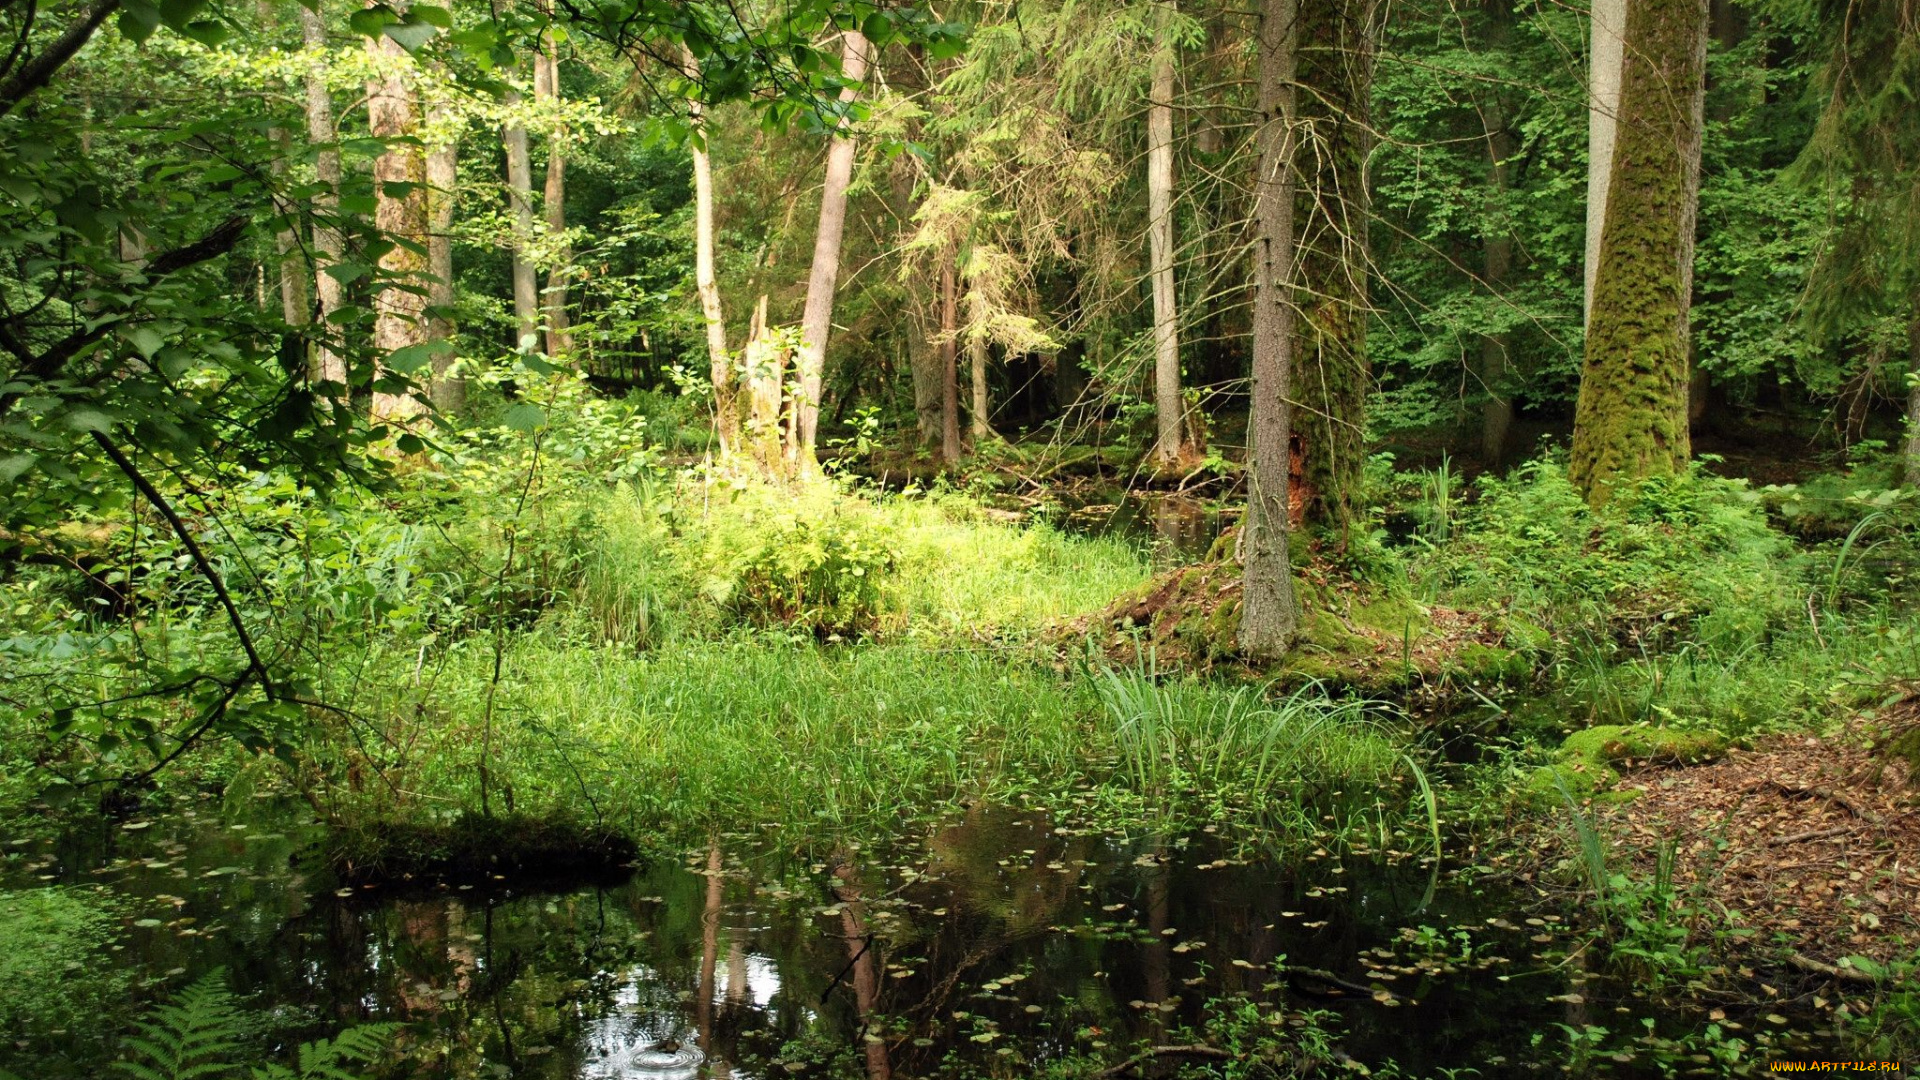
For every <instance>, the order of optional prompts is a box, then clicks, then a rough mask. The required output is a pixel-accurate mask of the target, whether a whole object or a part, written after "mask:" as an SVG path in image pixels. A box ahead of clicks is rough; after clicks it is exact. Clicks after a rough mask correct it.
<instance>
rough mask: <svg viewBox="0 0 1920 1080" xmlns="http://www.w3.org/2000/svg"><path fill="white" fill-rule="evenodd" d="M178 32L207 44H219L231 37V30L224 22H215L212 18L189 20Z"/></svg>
mask: <svg viewBox="0 0 1920 1080" xmlns="http://www.w3.org/2000/svg"><path fill="white" fill-rule="evenodd" d="M180 32H181V33H182V34H185V35H186V36H188V37H190V38H192V39H193V40H195V41H197V42H199V43H200V44H202V45H207V46H213V45H219V44H221V43H223V42H225V41H227V40H228V39H229V38H231V37H233V32H232V31H231V30H228V29H227V27H226V24H225V23H221V22H216V21H215V20H213V19H201V20H199V21H198V22H190V23H188V24H187V25H185V26H183V27H181V28H180Z"/></svg>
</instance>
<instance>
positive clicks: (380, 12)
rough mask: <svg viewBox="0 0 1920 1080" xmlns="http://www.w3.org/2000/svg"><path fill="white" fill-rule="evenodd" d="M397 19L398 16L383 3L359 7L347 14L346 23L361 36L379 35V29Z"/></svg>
mask: <svg viewBox="0 0 1920 1080" xmlns="http://www.w3.org/2000/svg"><path fill="white" fill-rule="evenodd" d="M399 21H400V17H399V16H398V15H395V14H394V13H393V9H392V8H390V7H388V6H387V5H385V4H375V5H374V6H373V7H366V8H361V9H360V10H358V11H355V12H354V13H353V14H351V15H348V16H347V25H348V26H350V27H352V28H353V32H354V33H356V34H359V35H360V36H361V37H379V36H380V32H381V31H383V30H385V29H386V28H387V27H388V26H390V25H392V24H394V23H396V22H399Z"/></svg>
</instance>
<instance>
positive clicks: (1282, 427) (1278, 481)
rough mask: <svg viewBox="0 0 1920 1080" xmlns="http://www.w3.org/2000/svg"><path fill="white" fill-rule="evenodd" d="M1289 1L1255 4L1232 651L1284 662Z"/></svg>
mask: <svg viewBox="0 0 1920 1080" xmlns="http://www.w3.org/2000/svg"><path fill="white" fill-rule="evenodd" d="M1295 14H1296V9H1295V0H1264V2H1263V3H1262V4H1261V13H1260V60H1259V65H1260V75H1259V91H1258V93H1259V98H1258V108H1259V114H1260V115H1259V124H1260V129H1259V132H1258V134H1257V136H1256V138H1257V141H1258V147H1259V165H1258V168H1259V170H1260V171H1259V173H1258V175H1257V176H1255V178H1254V185H1253V190H1254V244H1253V391H1252V392H1253V405H1252V412H1251V414H1250V416H1249V418H1248V429H1249V430H1248V443H1249V444H1250V457H1249V461H1248V469H1247V476H1248V491H1247V512H1246V521H1245V524H1244V525H1243V526H1242V532H1241V535H1240V557H1241V566H1242V570H1243V575H1244V576H1243V585H1242V599H1241V607H1240V649H1241V651H1242V652H1244V653H1245V654H1247V655H1248V656H1249V657H1251V658H1253V659H1255V660H1274V659H1278V658H1279V657H1281V656H1282V655H1284V654H1285V653H1286V651H1287V649H1288V648H1289V647H1291V646H1292V644H1293V641H1294V638H1295V637H1296V636H1297V635H1298V633H1299V627H1300V610H1299V607H1298V605H1297V603H1296V601H1295V600H1294V595H1293V568H1292V566H1291V565H1290V563H1289V560H1288V555H1287V516H1288V483H1289V477H1288V473H1289V471H1290V468H1291V457H1290V454H1289V450H1288V444H1289V442H1290V436H1291V433H1290V430H1289V428H1290V423H1291V415H1290V413H1291V408H1290V406H1289V404H1288V391H1289V386H1288V383H1289V376H1290V375H1291V367H1292V360H1293V343H1294V335H1293V329H1294V321H1295V320H1294V310H1293V300H1292V297H1291V295H1290V294H1291V292H1292V283H1293V274H1294V264H1293V253H1294V247H1293V195H1294V192H1293V186H1294V178H1293V168H1294V160H1293V159H1294V153H1295V146H1296V143H1295V138H1294V135H1295V133H1294V119H1295V118H1294V67H1295V65H1294V31H1295V25H1294V17H1295Z"/></svg>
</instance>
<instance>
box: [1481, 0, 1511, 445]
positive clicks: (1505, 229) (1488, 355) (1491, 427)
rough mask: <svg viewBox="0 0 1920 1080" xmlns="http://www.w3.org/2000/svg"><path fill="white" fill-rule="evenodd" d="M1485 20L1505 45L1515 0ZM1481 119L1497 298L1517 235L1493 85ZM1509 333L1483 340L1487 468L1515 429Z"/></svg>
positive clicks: (1489, 264) (1488, 244)
mask: <svg viewBox="0 0 1920 1080" xmlns="http://www.w3.org/2000/svg"><path fill="white" fill-rule="evenodd" d="M1486 11H1487V19H1488V21H1489V23H1490V26H1491V29H1490V33H1489V35H1488V38H1489V40H1488V46H1489V48H1490V49H1492V50H1501V49H1504V48H1506V45H1507V41H1508V36H1509V35H1508V32H1507V23H1508V21H1509V17H1510V14H1511V11H1512V0H1489V2H1488V4H1487V6H1486ZM1481 121H1482V124H1483V126H1484V127H1485V130H1486V134H1487V201H1486V209H1485V215H1486V217H1485V222H1486V223H1485V225H1484V226H1483V229H1484V230H1485V237H1484V240H1483V244H1484V245H1485V250H1484V251H1483V252H1482V263H1481V273H1482V274H1483V275H1484V277H1485V279H1486V286H1487V289H1488V291H1490V292H1491V293H1492V294H1493V298H1494V300H1495V302H1499V301H1500V299H1501V297H1500V293H1501V289H1502V288H1503V287H1504V286H1505V284H1506V280H1507V271H1508V270H1509V269H1511V268H1512V265H1513V234H1512V232H1511V231H1510V227H1509V223H1508V218H1507V213H1506V199H1507V161H1508V159H1509V158H1511V157H1512V156H1513V134H1512V133H1511V132H1509V131H1508V130H1507V116H1506V110H1505V109H1504V108H1503V107H1502V103H1501V100H1500V96H1499V88H1497V87H1493V88H1489V90H1488V96H1487V100H1486V103H1485V105H1484V106H1483V107H1482V109H1481ZM1506 382H1507V335H1506V334H1505V333H1494V334H1485V335H1483V336H1482V337H1481V338H1480V385H1481V386H1483V387H1485V388H1486V392H1487V402H1486V404H1485V405H1484V406H1482V407H1481V412H1480V459H1481V460H1482V461H1484V462H1485V463H1486V464H1487V467H1488V468H1495V469H1497V468H1499V467H1500V465H1501V464H1502V463H1503V462H1504V460H1505V459H1506V456H1507V432H1508V430H1509V429H1511V428H1512V427H1513V398H1512V396H1511V395H1510V393H1509V392H1508V389H1507V386H1506Z"/></svg>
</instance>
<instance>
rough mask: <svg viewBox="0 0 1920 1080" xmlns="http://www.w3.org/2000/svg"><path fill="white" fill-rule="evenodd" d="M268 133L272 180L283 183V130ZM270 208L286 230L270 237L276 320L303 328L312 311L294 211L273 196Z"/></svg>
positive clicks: (284, 137) (277, 127)
mask: <svg viewBox="0 0 1920 1080" xmlns="http://www.w3.org/2000/svg"><path fill="white" fill-rule="evenodd" d="M272 134H273V145H274V157H273V175H274V179H275V180H283V179H284V178H285V176H286V174H287V150H288V142H289V140H288V136H287V129H286V128H283V127H279V126H275V127H274V129H273V133H272ZM274 206H275V208H276V209H277V210H279V211H280V212H281V213H282V214H283V215H284V216H285V217H286V219H287V225H286V227H284V228H282V229H279V230H277V231H276V232H275V233H274V234H273V247H274V252H275V254H277V255H279V256H280V312H281V315H280V317H281V318H283V319H285V320H286V322H287V325H288V326H304V325H306V323H307V320H308V319H310V318H312V313H313V308H312V301H311V299H310V298H309V297H308V296H307V260H306V259H305V258H304V257H303V255H302V253H301V251H300V237H299V234H298V233H297V232H296V231H295V230H294V228H293V222H294V221H295V220H296V217H295V209H294V207H293V205H292V204H290V203H287V202H285V201H284V200H282V199H280V198H279V197H278V196H277V195H276V196H275V198H274Z"/></svg>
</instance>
